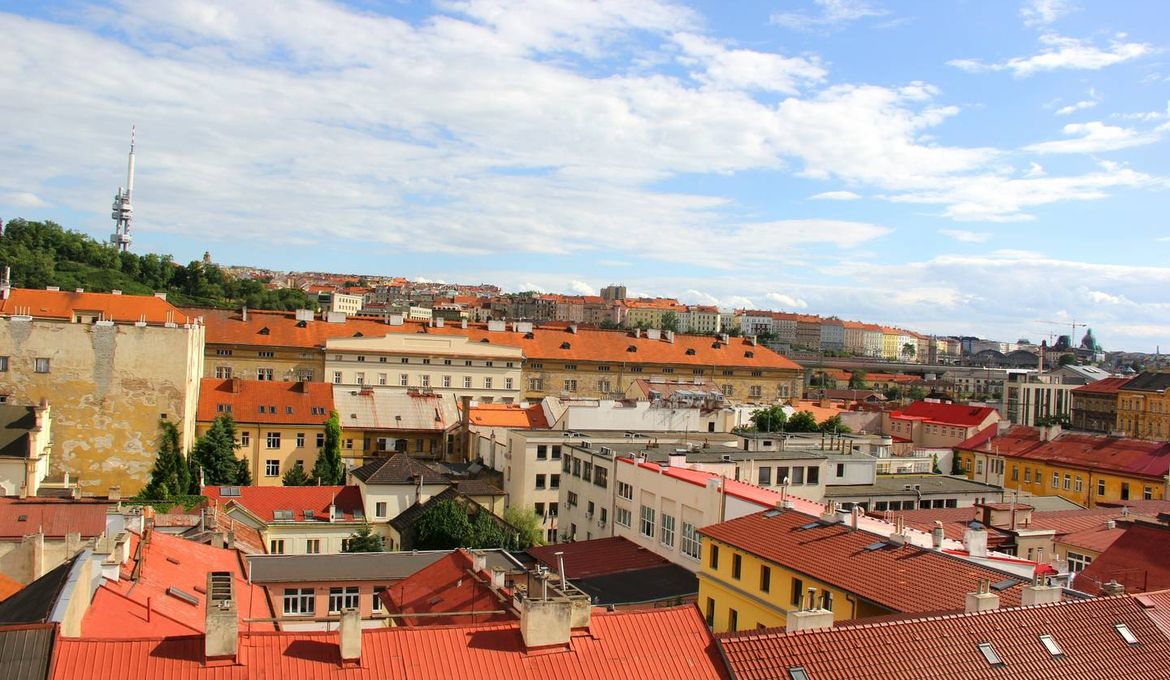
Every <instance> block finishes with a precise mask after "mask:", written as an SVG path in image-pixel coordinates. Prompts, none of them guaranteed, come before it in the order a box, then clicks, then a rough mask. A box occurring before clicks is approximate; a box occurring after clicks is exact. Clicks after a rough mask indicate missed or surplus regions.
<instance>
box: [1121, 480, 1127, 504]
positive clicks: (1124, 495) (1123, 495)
mask: <svg viewBox="0 0 1170 680" xmlns="http://www.w3.org/2000/svg"><path fill="white" fill-rule="evenodd" d="M1121 500H1123V501H1128V500H1129V482H1122V483H1121Z"/></svg>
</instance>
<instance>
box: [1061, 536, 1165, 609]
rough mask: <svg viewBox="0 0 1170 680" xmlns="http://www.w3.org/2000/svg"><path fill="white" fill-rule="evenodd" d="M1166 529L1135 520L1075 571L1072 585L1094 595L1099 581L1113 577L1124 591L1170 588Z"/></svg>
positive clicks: (1096, 593)
mask: <svg viewBox="0 0 1170 680" xmlns="http://www.w3.org/2000/svg"><path fill="white" fill-rule="evenodd" d="M1168 541H1170V529H1168V528H1167V527H1166V526H1165V525H1153V524H1147V523H1144V522H1135V523H1134V524H1133V525H1132V526H1130V527H1129V528H1127V529H1126V530H1125V533H1124V534H1122V535H1121V536H1120V537H1119V538H1118V539H1117V540H1115V541H1114V542H1113V544H1112V545H1110V546H1109V548H1108V549H1107V550H1106V551H1105V552H1103V553H1101V554H1100V555H1099V556H1098V557H1097V559H1095V560H1093V562H1092V563H1091V564H1090V565H1089V566H1087V567H1085V570H1084V571H1082V572H1080V573H1079V574H1077V575H1076V578H1075V579H1074V580H1073V587H1074V588H1076V589H1077V590H1081V591H1084V592H1086V593H1092V594H1093V595H1098V594H1100V593H1101V584H1103V583H1106V582H1108V581H1117V582H1118V583H1120V584H1122V585H1123V586H1125V592H1127V593H1141V592H1147V591H1151V590H1162V589H1165V588H1170V562H1168V561H1167V560H1166V545H1167V542H1168Z"/></svg>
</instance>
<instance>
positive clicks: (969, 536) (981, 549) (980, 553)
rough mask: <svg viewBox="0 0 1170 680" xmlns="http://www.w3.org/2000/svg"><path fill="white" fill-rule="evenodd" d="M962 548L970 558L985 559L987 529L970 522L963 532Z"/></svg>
mask: <svg viewBox="0 0 1170 680" xmlns="http://www.w3.org/2000/svg"><path fill="white" fill-rule="evenodd" d="M963 547H964V548H966V550H967V553H968V554H969V555H970V556H971V557H987V529H984V528H983V525H982V524H979V523H978V522H972V523H971V524H969V525H968V526H967V530H966V531H964V532H963Z"/></svg>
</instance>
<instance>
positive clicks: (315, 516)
mask: <svg viewBox="0 0 1170 680" xmlns="http://www.w3.org/2000/svg"><path fill="white" fill-rule="evenodd" d="M224 489H233V490H238V493H239V495H238V496H227V495H224V493H223V490H224ZM203 495H204V496H206V497H207V498H208V499H210V501H211V502H213V503H218V504H220V505H226V504H227V503H229V502H232V503H235V504H236V505H238V506H240V507H241V508H244V509H245V510H247V511H248V512H250V513H252V514H253V515H255V516H256V517H257V518H259V519H260V520H262V521H264V522H328V521H329V506H330V505H331V504H332V505H335V506H336V512H337V519H338V520H342V521H349V522H352V521H354V520H355V519H356V518H355V517H354V511H355V510H362V507H363V506H362V493H361V490H360V489H358V487H356V486H236V487H225V486H205V487H203ZM277 510H290V511H292V517H291V518H287V519H279V520H278V519H276V514H275V513H276V511H277ZM306 510H311V511H312V515H311V516H310V517H305V512H304V511H306Z"/></svg>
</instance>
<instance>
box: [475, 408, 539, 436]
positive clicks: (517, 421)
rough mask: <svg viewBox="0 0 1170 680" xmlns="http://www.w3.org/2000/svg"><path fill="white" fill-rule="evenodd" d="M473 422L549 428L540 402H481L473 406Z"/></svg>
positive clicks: (494, 425)
mask: <svg viewBox="0 0 1170 680" xmlns="http://www.w3.org/2000/svg"><path fill="white" fill-rule="evenodd" d="M471 424H472V425H479V426H480V427H507V428H511V429H523V430H545V429H548V426H549V423H548V419H546V418H545V417H544V407H543V406H541V405H540V404H532V405H531V406H521V405H520V404H479V405H478V406H472V407H471Z"/></svg>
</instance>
